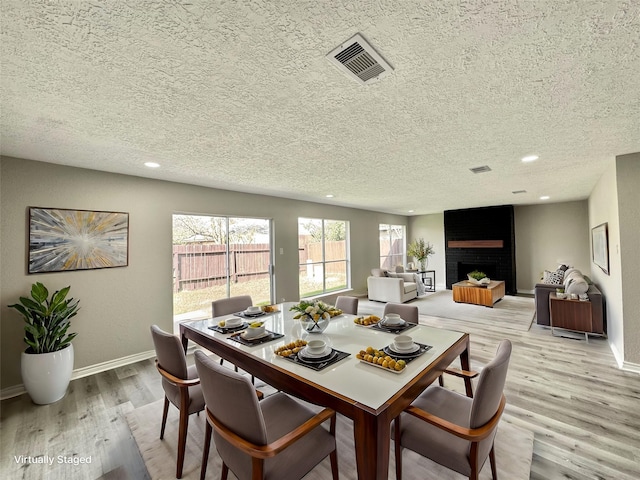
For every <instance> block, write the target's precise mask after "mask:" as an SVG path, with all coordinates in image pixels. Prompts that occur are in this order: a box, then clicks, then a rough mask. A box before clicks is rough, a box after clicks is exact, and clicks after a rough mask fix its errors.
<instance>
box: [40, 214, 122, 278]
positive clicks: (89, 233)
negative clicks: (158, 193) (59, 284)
mask: <svg viewBox="0 0 640 480" xmlns="http://www.w3.org/2000/svg"><path fill="white" fill-rule="evenodd" d="M128 262H129V214H128V213H122V212H99V211H98V212H96V211H90V210H67V209H63V208H40V207H29V268H28V271H29V273H46V272H62V271H71V270H92V269H98V268H111V267H125V266H127V265H128Z"/></svg>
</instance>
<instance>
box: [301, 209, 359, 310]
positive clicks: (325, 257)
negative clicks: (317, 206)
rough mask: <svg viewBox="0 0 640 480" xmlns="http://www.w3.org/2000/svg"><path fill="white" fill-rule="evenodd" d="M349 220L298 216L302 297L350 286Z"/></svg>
mask: <svg viewBox="0 0 640 480" xmlns="http://www.w3.org/2000/svg"><path fill="white" fill-rule="evenodd" d="M348 237H349V222H344V221H340V220H324V219H319V218H298V252H299V259H300V260H299V263H300V272H299V284H300V298H307V297H312V296H316V295H320V294H323V293H327V292H334V291H336V290H344V289H346V288H349V286H350V283H351V282H350V275H349V273H350V272H349V244H348V241H347V239H348Z"/></svg>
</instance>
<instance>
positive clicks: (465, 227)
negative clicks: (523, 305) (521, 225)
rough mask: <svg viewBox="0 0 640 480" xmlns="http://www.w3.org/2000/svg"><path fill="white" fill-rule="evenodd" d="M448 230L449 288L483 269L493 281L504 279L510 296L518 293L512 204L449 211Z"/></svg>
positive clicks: (446, 224) (445, 221) (446, 244)
mask: <svg viewBox="0 0 640 480" xmlns="http://www.w3.org/2000/svg"><path fill="white" fill-rule="evenodd" d="M444 232H445V257H446V260H445V262H446V282H447V288H449V289H450V288H451V285H453V284H454V283H456V282H459V281H462V280H466V278H467V274H468V273H469V272H472V271H473V270H480V271H482V272H484V273H486V274H487V276H488V277H489V278H491V279H493V280H504V282H505V293H506V294H507V295H515V294H516V292H517V289H516V266H515V231H514V214H513V206H512V205H504V206H497V207H483V208H471V209H464V210H447V211H445V212H444Z"/></svg>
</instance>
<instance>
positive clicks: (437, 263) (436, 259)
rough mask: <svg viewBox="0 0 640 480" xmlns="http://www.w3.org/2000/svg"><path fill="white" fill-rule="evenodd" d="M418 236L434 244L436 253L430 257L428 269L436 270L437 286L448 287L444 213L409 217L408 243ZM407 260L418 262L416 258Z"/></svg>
mask: <svg viewBox="0 0 640 480" xmlns="http://www.w3.org/2000/svg"><path fill="white" fill-rule="evenodd" d="M417 238H424V239H425V241H427V242H429V243H431V244H432V245H433V249H434V250H435V253H434V254H433V255H432V256H430V257H429V265H428V266H427V269H428V270H435V272H436V288H438V289H441V288H442V289H444V288H446V284H447V279H446V270H445V252H444V250H445V248H444V213H436V214H433V215H421V216H416V217H410V218H409V228H408V229H407V245H408V244H409V243H411V242H413V241H414V240H415V239H417ZM407 261H409V262H414V263H417V261H416V260H415V259H414V258H408V259H407Z"/></svg>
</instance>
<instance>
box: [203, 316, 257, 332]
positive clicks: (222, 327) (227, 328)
mask: <svg viewBox="0 0 640 480" xmlns="http://www.w3.org/2000/svg"><path fill="white" fill-rule="evenodd" d="M248 326H249V324H248V323H247V322H245V321H244V320H242V319H241V318H239V317H229V318H225V319H223V320H220V321H219V322H218V323H217V324H216V325H211V326H209V330H213V331H215V332H219V333H235V332H238V331H240V330H243V329H245V328H247V327H248Z"/></svg>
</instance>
